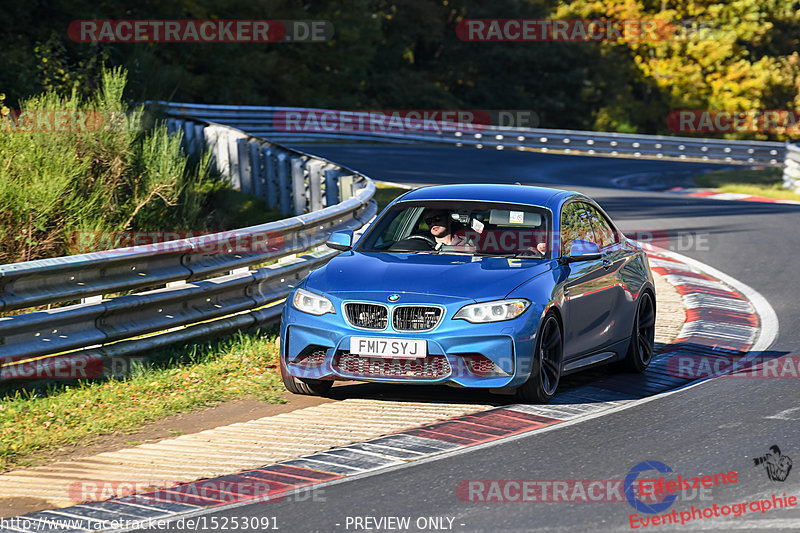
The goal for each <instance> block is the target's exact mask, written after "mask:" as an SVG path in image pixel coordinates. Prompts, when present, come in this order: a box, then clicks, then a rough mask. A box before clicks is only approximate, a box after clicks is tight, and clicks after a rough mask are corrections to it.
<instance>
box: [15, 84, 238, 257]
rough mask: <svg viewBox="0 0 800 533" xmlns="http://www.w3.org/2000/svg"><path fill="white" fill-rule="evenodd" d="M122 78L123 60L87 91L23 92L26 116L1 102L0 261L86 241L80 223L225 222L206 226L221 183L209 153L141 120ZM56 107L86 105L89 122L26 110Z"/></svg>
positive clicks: (152, 227)
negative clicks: (189, 148)
mask: <svg viewBox="0 0 800 533" xmlns="http://www.w3.org/2000/svg"><path fill="white" fill-rule="evenodd" d="M126 82H127V74H126V72H125V71H123V70H122V69H114V70H104V71H103V75H102V87H101V88H100V89H99V90H98V92H97V94H96V95H95V96H94V97H93V98H90V99H83V98H81V97H80V96H79V95H78V94H77V92H76V91H74V90H73V91H72V93H71V94H69V95H68V96H65V95H62V94H59V93H57V92H54V91H48V92H45V93H43V94H41V95H38V96H35V97H32V98H28V99H26V100H23V101H21V102H20V106H19V108H20V110H22V111H28V112H30V114H28V115H27V116H28V118H29V120H23V117H22V116H19V117H16V120H15V118H14V117H15V115H14V113H12V112H11V111H10V110H9V109H8V108H7V107H4V106H1V107H2V114H3V117H2V123H1V124H2V127H0V162H2V164H1V165H0V264H2V263H11V262H17V261H27V260H33V259H39V258H43V257H53V256H58V255H65V254H69V253H78V252H82V251H86V250H85V249H84V247H83V246H78V245H77V244H78V243H77V241H76V236H78V235H84V236H85V235H91V233H86V232H116V231H156V230H166V231H172V230H194V231H207V230H211V229H222V228H212V227H210V224H211V223H212V222H213V221H214V217H213V213H212V211H213V198H214V195H215V194H216V193H217V192H218V191H220V190H221V189H223V188H224V186H223V184H222V182H221V181H219V180H218V179H216V176H215V175H214V174H213V172H212V169H211V167H210V165H209V157H208V155H204V156H203V157H201V158H199V160H197V161H190V159H189V158H188V157H187V156H186V154H184V153H183V151H182V149H181V136H180V135H173V136H170V135H168V134H167V129H166V127H165V125H164V124H163V123H160V122H156V123H154V124H153V125H151V126H147V125H146V121H145V119H144V116H143V108H142V107H135V108H129V107H128V105H127V104H126V103H125V102H124V100H123V91H124V89H125V84H126ZM53 111H59V112H63V111H68V112H75V113H82V114H78V115H76V116H79V117H81V116H82V117H88V118H87V120H86V121H85V125H86V126H85V127H81V122H78V123H77V126H73V127H70V128H66V129H68V130H69V131H52V130H53V129H55V126H54V125H53V123H52V121H51V122H50V123H49V124H48V123H47V122H46V121H45V122H42V123H41V124H40V123H39V122H38V118H37V119H36V120H35V121H34V120H32V119H30V117H41V118H44V119H47V118H48V117H50V118H52V116H53V115H52V112H53ZM100 118H101V119H102V123H100V122H99V119H100ZM25 130H30V131H25ZM45 130H49V131H45ZM211 225H213V224H211ZM82 242H84V243H85V239H84V240H83V241H82Z"/></svg>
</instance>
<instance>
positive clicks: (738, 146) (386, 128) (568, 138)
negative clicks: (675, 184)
mask: <svg viewBox="0 0 800 533" xmlns="http://www.w3.org/2000/svg"><path fill="white" fill-rule="evenodd" d="M151 104H152V105H153V106H154V108H157V109H160V110H161V111H163V112H165V113H166V114H167V116H169V117H173V118H175V119H182V118H183V119H186V118H194V119H198V120H208V121H213V122H218V123H222V124H229V125H231V126H233V127H236V128H238V129H241V130H243V131H246V132H248V133H251V134H252V135H257V136H268V137H269V138H271V139H279V140H284V141H295V142H300V141H320V140H323V141H335V140H341V141H383V142H433V143H445V144H452V145H454V146H473V147H476V148H491V149H500V150H503V149H505V150H534V151H540V152H552V153H559V154H572V155H590V156H606V157H633V158H653V159H667V160H678V161H682V160H685V161H707V162H710V163H728V164H731V165H765V166H775V167H779V166H781V165H783V161H784V157H785V154H786V145H785V144H783V143H779V142H762V141H731V140H726V139H704V138H697V137H672V136H662V135H638V134H624V133H604V132H592V131H572V130H552V129H538V128H536V129H534V128H511V127H499V126H488V125H478V124H475V125H470V124H463V123H457V122H452V123H446V124H441V123H439V124H432V123H431V122H426V121H425V120H415V119H410V118H408V117H403V118H402V119H400V120H399V122H398V123H397V124H396V125H395V126H392V123H391V122H390V121H389V120H388V118H387V121H386V122H385V123H378V124H376V123H374V122H371V118H370V115H369V113H367V112H348V111H340V110H330V109H309V108H299V107H256V106H227V105H199V104H181V103H165V102H151ZM312 116H313V117H314V121H313V122H312V123H311V125H310V126H308V124H309V122H311V121H309V120H308V118H309V117H312ZM343 119H348V120H343ZM358 119H361V121H360V125H359V126H357V127H354V123H356V122H359V120H358Z"/></svg>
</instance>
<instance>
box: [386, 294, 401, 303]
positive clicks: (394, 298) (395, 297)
mask: <svg viewBox="0 0 800 533" xmlns="http://www.w3.org/2000/svg"><path fill="white" fill-rule="evenodd" d="M399 299H400V295H399V294H390V295H389V301H390V302H396V301H397V300H399Z"/></svg>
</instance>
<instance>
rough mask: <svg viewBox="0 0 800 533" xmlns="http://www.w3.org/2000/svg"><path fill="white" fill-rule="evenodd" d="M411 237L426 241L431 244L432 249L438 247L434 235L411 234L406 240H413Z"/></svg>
mask: <svg viewBox="0 0 800 533" xmlns="http://www.w3.org/2000/svg"><path fill="white" fill-rule="evenodd" d="M411 239H419V240H422V241H425V242H426V243H428V244H430V245H431V249H434V248H436V241H435V240H433V237H429V236H428V235H411V236H410V237H407V238H406V239H404V240H411Z"/></svg>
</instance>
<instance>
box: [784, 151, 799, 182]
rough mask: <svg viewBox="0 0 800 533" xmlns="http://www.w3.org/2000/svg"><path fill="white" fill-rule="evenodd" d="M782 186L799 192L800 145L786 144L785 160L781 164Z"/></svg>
mask: <svg viewBox="0 0 800 533" xmlns="http://www.w3.org/2000/svg"><path fill="white" fill-rule="evenodd" d="M783 186H784V187H786V188H787V189H791V190H793V191H796V192H800V146H798V145H796V144H787V145H786V160H785V161H784V165H783Z"/></svg>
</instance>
